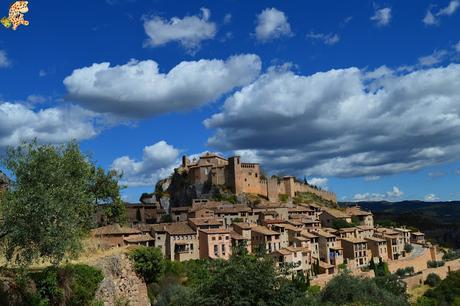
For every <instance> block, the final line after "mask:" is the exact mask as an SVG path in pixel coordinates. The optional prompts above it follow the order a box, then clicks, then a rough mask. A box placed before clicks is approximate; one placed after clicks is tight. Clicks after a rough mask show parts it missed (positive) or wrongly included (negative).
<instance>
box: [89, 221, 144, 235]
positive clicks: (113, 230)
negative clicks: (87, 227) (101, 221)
mask: <svg viewBox="0 0 460 306" xmlns="http://www.w3.org/2000/svg"><path fill="white" fill-rule="evenodd" d="M92 233H93V235H95V236H110V235H129V234H141V233H142V232H141V231H140V230H138V229H135V228H131V227H126V226H123V227H122V226H120V224H112V225H106V226H102V227H98V228H96V229H93V230H92Z"/></svg>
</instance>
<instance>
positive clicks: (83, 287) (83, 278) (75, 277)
mask: <svg viewBox="0 0 460 306" xmlns="http://www.w3.org/2000/svg"><path fill="white" fill-rule="evenodd" d="M62 273H63V274H64V275H68V276H69V284H68V285H69V289H70V291H71V295H70V297H69V299H68V301H67V303H66V305H71V306H81V305H90V303H91V302H92V301H93V300H94V296H95V295H96V291H97V289H98V288H99V285H100V283H101V282H102V280H103V279H104V275H103V274H102V271H101V270H98V269H96V268H94V267H90V266H87V265H82V264H77V265H67V266H65V267H64V268H63V270H62Z"/></svg>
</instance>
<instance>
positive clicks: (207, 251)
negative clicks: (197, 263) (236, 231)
mask: <svg viewBox="0 0 460 306" xmlns="http://www.w3.org/2000/svg"><path fill="white" fill-rule="evenodd" d="M199 241H200V259H205V258H211V259H217V258H220V259H229V258H230V255H231V253H232V242H231V237H230V230H228V229H223V228H214V229H200V230H199Z"/></svg>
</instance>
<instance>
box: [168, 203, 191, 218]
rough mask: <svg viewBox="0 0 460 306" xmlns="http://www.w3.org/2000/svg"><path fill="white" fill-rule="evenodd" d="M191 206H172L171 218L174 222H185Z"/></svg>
mask: <svg viewBox="0 0 460 306" xmlns="http://www.w3.org/2000/svg"><path fill="white" fill-rule="evenodd" d="M190 209H191V207H187V206H185V207H173V208H171V218H172V220H173V222H184V221H187V219H188V214H189V211H190Z"/></svg>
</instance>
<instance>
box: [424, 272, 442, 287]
mask: <svg viewBox="0 0 460 306" xmlns="http://www.w3.org/2000/svg"><path fill="white" fill-rule="evenodd" d="M440 282H441V278H440V277H439V275H437V274H436V273H430V274H428V276H427V277H426V280H425V284H427V285H428V286H430V287H435V286H436V285H438V284H439V283H440Z"/></svg>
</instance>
